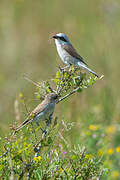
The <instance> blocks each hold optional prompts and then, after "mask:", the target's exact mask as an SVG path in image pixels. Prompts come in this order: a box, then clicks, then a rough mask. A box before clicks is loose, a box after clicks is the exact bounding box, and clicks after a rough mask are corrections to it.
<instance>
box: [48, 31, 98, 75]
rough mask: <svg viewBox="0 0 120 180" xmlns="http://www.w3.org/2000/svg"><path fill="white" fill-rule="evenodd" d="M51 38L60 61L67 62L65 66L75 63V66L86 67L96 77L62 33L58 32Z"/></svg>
mask: <svg viewBox="0 0 120 180" xmlns="http://www.w3.org/2000/svg"><path fill="white" fill-rule="evenodd" d="M52 38H54V39H55V44H56V47H57V51H58V54H59V56H60V58H61V59H62V61H63V62H64V63H65V64H67V66H66V67H69V66H71V65H75V66H77V67H81V68H83V69H87V70H88V71H89V72H91V73H92V74H94V75H95V76H97V77H98V75H97V74H96V73H95V72H94V71H92V70H91V69H90V68H89V67H88V65H87V64H86V63H85V62H84V60H83V58H82V57H81V56H80V55H79V54H78V53H77V51H76V50H75V49H74V47H73V46H72V44H71V43H70V41H69V39H68V37H67V36H66V35H65V34H64V33H58V34H56V35H54V36H52Z"/></svg>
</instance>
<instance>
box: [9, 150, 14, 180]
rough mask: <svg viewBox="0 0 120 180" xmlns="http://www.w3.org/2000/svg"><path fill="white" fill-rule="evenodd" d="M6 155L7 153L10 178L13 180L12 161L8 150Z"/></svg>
mask: <svg viewBox="0 0 120 180" xmlns="http://www.w3.org/2000/svg"><path fill="white" fill-rule="evenodd" d="M8 155H9V165H10V173H11V174H10V180H14V171H13V163H12V159H11V152H10V150H8Z"/></svg>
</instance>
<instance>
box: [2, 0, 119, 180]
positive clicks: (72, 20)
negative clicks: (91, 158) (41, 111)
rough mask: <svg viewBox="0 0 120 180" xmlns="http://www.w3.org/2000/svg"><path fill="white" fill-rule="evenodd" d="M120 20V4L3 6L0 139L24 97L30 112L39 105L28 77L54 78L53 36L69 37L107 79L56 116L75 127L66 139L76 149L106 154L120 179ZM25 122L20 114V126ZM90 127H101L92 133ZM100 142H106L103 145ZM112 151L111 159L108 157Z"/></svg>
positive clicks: (18, 1) (99, 0) (21, 2)
mask: <svg viewBox="0 0 120 180" xmlns="http://www.w3.org/2000/svg"><path fill="white" fill-rule="evenodd" d="M119 17H120V2H119V0H106V1H104V0H93V1H89V0H84V1H79V0H76V1H68V0H66V1H63V0H62V1H58V0H53V1H48V0H44V1H42V0H36V1H34V2H33V1H32V0H29V1H28V0H26V1H25V0H12V1H9V0H6V1H4V0H1V1H0V132H1V133H0V136H1V137H3V136H4V135H6V134H7V132H9V126H10V124H12V123H13V121H14V119H15V112H14V102H15V99H16V97H17V96H18V94H19V93H20V92H23V93H24V96H25V97H26V99H27V105H28V107H29V108H30V109H31V110H32V108H33V107H35V105H36V104H38V103H39V101H35V96H34V91H35V87H34V86H33V85H32V84H30V83H28V82H27V81H25V80H24V79H23V74H24V73H25V74H27V75H28V76H29V77H31V78H32V79H34V80H35V81H41V80H46V79H49V78H51V77H53V75H54V74H55V72H56V70H57V68H56V67H57V66H58V65H59V64H62V63H61V61H60V59H59V57H58V55H57V52H56V48H55V46H54V43H52V42H50V41H48V39H49V36H50V34H51V33H52V32H65V33H66V34H67V35H68V37H70V40H71V41H72V43H73V45H74V46H75V47H76V49H77V50H78V52H80V54H81V55H82V56H83V57H84V58H85V60H86V62H87V63H88V64H89V65H90V67H91V68H92V69H93V70H95V71H96V72H97V73H98V74H104V75H105V77H104V80H102V81H98V82H97V83H96V84H95V86H94V87H92V88H90V89H89V90H86V91H84V92H83V93H82V94H76V95H74V96H72V98H70V99H68V100H66V101H65V102H64V103H61V104H59V105H58V106H57V109H56V111H55V115H57V116H59V115H61V114H62V116H61V118H63V119H65V120H66V121H67V122H75V125H74V127H73V129H72V131H71V133H70V134H69V135H68V136H67V139H68V141H69V142H70V143H71V145H72V146H74V145H75V144H76V145H77V144H78V143H79V144H81V145H85V146H86V147H87V148H88V150H89V151H91V152H92V153H95V152H96V153H97V152H98V151H99V150H101V149H102V151H104V152H105V153H106V159H107V160H106V164H107V165H106V166H110V168H111V177H112V178H113V177H114V178H119V177H118V175H119V173H118V169H117V168H118V165H119V164H120V161H119V153H120V152H119V150H118V151H117V152H116V148H119V147H120V135H119V134H120V126H119V122H120V111H119V106H120V95H119V94H120V93H119V89H120V83H119V76H120V71H119V67H120V61H119V57H120V51H119V47H120V41H119V38H120V33H119V29H120V21H119ZM23 118H25V116H24V114H23V113H22V112H21V121H23ZM91 125H94V126H95V127H97V128H96V129H95V130H92V129H94V128H92V129H91V128H90V127H91ZM98 134H100V135H98ZM101 134H104V135H103V136H104V137H103V138H100V137H101ZM95 136H96V137H95ZM98 142H100V143H101V142H102V143H101V144H100V146H98V145H97V143H98ZM93 147H94V149H93ZM110 149H112V150H113V151H111V152H113V153H112V154H110V153H108V152H109V151H108V150H110ZM117 173H118V174H117Z"/></svg>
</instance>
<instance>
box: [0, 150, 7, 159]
mask: <svg viewBox="0 0 120 180" xmlns="http://www.w3.org/2000/svg"><path fill="white" fill-rule="evenodd" d="M7 153H8V150H7V151H6V152H4V153H3V154H2V155H1V156H0V159H1V158H3V157H4V156H6V155H7Z"/></svg>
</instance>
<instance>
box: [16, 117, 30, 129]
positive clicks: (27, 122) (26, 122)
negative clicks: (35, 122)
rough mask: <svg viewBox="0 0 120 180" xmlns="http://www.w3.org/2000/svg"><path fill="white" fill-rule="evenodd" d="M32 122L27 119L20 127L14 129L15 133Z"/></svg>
mask: <svg viewBox="0 0 120 180" xmlns="http://www.w3.org/2000/svg"><path fill="white" fill-rule="evenodd" d="M31 121H32V120H30V119H29V118H27V119H26V120H25V121H24V122H23V123H22V124H21V125H20V126H18V127H17V128H16V129H15V132H17V131H19V130H20V129H22V128H23V127H24V126H26V125H27V124H29V123H30V122H31Z"/></svg>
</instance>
